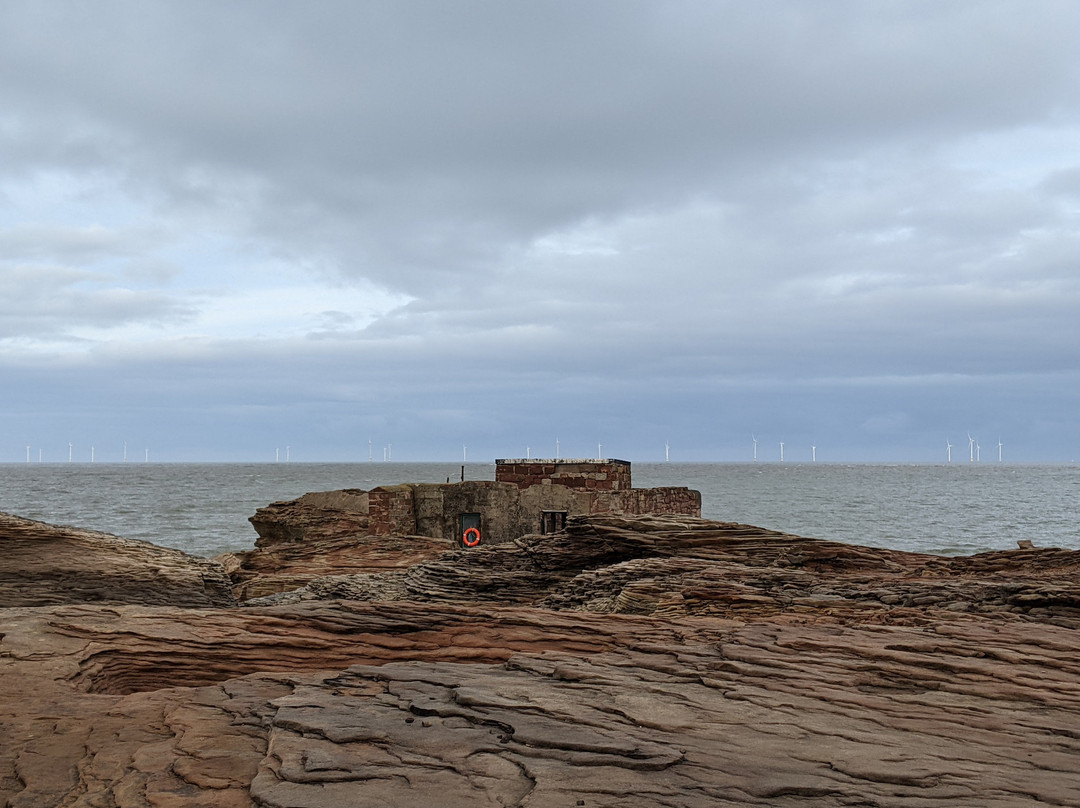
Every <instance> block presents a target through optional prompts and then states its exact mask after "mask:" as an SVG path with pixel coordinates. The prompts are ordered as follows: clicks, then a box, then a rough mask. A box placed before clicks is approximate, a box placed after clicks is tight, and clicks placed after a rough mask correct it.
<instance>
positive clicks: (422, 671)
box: [0, 602, 1080, 806]
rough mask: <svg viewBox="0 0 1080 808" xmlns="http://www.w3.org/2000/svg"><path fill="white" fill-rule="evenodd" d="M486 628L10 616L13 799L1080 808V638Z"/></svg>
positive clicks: (438, 612) (1, 768) (183, 616)
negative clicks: (1078, 642) (1079, 646)
mask: <svg viewBox="0 0 1080 808" xmlns="http://www.w3.org/2000/svg"><path fill="white" fill-rule="evenodd" d="M469 611H470V610H463V609H454V608H449V607H433V606H428V605H422V604H415V603H397V604H375V603H370V604H356V603H351V604H350V603H318V602H312V603H304V604H300V605H299V606H296V607H292V608H290V609H282V608H277V609H271V608H268V609H251V610H241V611H237V610H228V611H221V610H209V611H207V610H201V611H192V610H162V609H149V608H139V607H121V608H118V609H110V610H104V609H101V608H96V607H86V606H80V607H63V608H57V609H39V610H21V611H20V612H17V613H16V612H12V613H9V614H8V615H6V619H5V620H4V623H3V627H2V629H0V630H2V631H3V632H4V635H5V636H4V641H3V649H4V654H5V656H4V658H3V660H2V664H0V686H2V687H4V688H5V692H9V693H10V692H21V693H24V694H26V695H25V697H24V698H23V699H21V700H20V701H19V702H17V703H16V702H13V701H11V700H5V701H4V702H3V706H2V708H0V710H2V713H3V714H2V716H0V721H2V723H3V725H4V727H5V732H4V733H3V735H2V736H0V799H3V800H4V801H5V804H7V805H11V806H29V805H35V806H46V805H117V806H145V805H155V806H180V805H184V806H191V805H207V806H211V805H212V806H251V805H260V806H324V805H325V806H370V805H442V806H459V805H460V806H466V805H468V806H476V805H481V806H500V805H522V806H565V805H575V804H581V803H578V801H579V800H583V801H584V804H585V805H587V806H653V805H657V804H666V805H676V806H715V805H726V806H737V805H761V806H795V805H800V806H801V805H853V804H858V805H890V806H925V805H932V804H933V805H940V804H944V803H946V802H949V801H958V802H957V804H962V805H981V806H1017V805H1029V804H1032V803H1035V802H1037V803H1038V804H1040V805H1076V804H1077V802H1078V801H1080V774H1078V769H1077V766H1076V759H1077V754H1078V753H1080V739H1078V735H1080V733H1078V732H1077V731H1076V718H1077V711H1078V709H1080V664H1078V662H1077V659H1076V655H1075V651H1074V648H1075V639H1076V638H1075V632H1074V631H1072V630H1070V629H1065V628H1061V627H1058V626H1051V625H1040V624H1029V625H1022V624H1019V623H1017V622H1002V621H986V620H971V619H964V620H961V621H957V622H954V623H951V624H940V625H937V626H935V627H933V628H913V627H906V626H900V627H897V626H859V627H857V626H839V625H830V624H817V625H797V624H792V623H790V622H788V621H752V622H747V623H739V622H736V621H730V620H722V619H717V618H688V619H684V620H681V621H678V622H677V623H676V622H670V621H663V620H655V619H650V618H643V617H627V616H620V615H596V614H585V613H570V612H561V613H560V612H547V611H543V610H537V609H527V608H502V607H495V608H490V609H485V610H484V614H483V615H482V616H473V615H470V614H469ZM43 648H47V649H49V650H48V652H47V653H43V652H42V649H43ZM256 671H257V672H256ZM31 682H32V683H34V684H35V686H34V687H33V688H28V687H27V685H28V683H31Z"/></svg>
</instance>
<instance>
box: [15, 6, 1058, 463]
mask: <svg viewBox="0 0 1080 808" xmlns="http://www.w3.org/2000/svg"><path fill="white" fill-rule="evenodd" d="M1078 33H1080V4H1077V3H1075V2H1072V0H1061V1H1060V2H1055V0H1036V1H1035V2H1031V0H1026V1H1025V2H1020V1H1019V0H1017V1H1016V2H1013V1H1011V0H1007V1H1002V2H994V0H978V1H977V2H965V1H964V0H951V1H950V2H941V0H927V1H926V2H919V1H918V0H915V1H913V2H887V1H886V2H873V3H868V2H865V1H864V0H850V2H849V1H847V0H819V1H818V2H813V3H808V2H803V1H802V0H791V2H771V1H770V0H754V1H753V2H745V1H744V2H723V0H702V1H701V2H660V1H658V2H635V1H634V0H618V1H617V2H597V1H592V2H580V1H579V0H567V1H566V2H543V1H537V0H529V1H528V2H525V1H524V0H521V1H516V0H502V1H500V2H495V1H494V0H492V1H491V2H461V1H455V2H441V1H438V0H430V1H429V2H409V1H408V0H392V2H367V1H365V2H354V1H353V0H342V2H270V1H268V0H257V2H255V1H253V2H216V1H215V2H210V1H209V0H205V1H203V2H200V1H199V0H185V2H168V3H165V2H151V1H149V0H130V2H124V1H123V0H116V1H115V2H98V3H85V2H71V3H63V2H52V0H30V1H29V2H18V1H17V0H8V2H4V3H3V4H2V5H0V374H2V376H0V380H2V385H0V462H20V461H25V459H26V456H27V451H28V450H27V447H31V448H30V454H31V456H32V459H33V460H35V461H36V460H37V459H38V457H39V456H40V457H42V458H43V459H44V460H45V461H46V462H48V461H54V462H56V461H63V462H66V461H67V458H68V453H69V444H71V446H72V448H71V452H72V456H73V458H74V460H76V461H78V462H87V461H89V459H90V455H91V447H93V450H94V454H95V459H96V460H97V461H98V462H106V461H116V460H119V459H121V457H122V452H123V445H124V444H125V443H127V445H128V447H129V450H128V451H129V454H130V456H131V458H132V459H138V460H143V459H145V457H146V452H147V451H149V456H150V458H151V459H152V460H162V461H166V460H177V461H179V460H268V461H273V460H274V459H275V456H277V457H278V458H280V459H282V460H284V459H285V456H286V447H288V455H289V458H290V459H291V460H293V461H322V460H360V461H366V460H367V459H368V457H369V447H370V453H371V455H372V456H373V457H374V458H375V459H376V460H379V461H381V460H382V458H383V457H384V455H385V454H386V452H387V447H388V446H392V449H390V450H389V451H390V452H391V453H392V457H393V459H394V460H395V461H396V460H412V461H415V460H456V459H458V458H460V457H462V456H463V447H464V446H468V450H467V457H468V459H469V460H470V461H473V460H477V461H480V460H490V459H493V458H495V457H516V456H524V455H525V454H526V453H529V454H531V455H532V456H533V457H536V456H553V455H554V454H555V451H556V441H557V440H558V442H559V452H560V454H561V455H562V456H563V457H567V456H595V455H596V454H597V452H598V451H602V453H603V454H604V455H606V456H611V457H620V458H625V459H629V460H640V461H646V460H662V459H663V458H664V455H665V445H666V444H670V457H671V459H672V460H673V461H675V460H750V459H751V458H752V451H753V444H752V439H753V438H756V439H757V440H758V443H759V447H758V452H759V457H760V459H761V460H763V461H765V460H768V461H776V460H778V459H779V444H780V442H781V441H783V442H784V444H785V456H786V460H787V461H789V462H800V461H808V460H810V458H811V454H812V449H811V447H812V446H816V447H817V449H816V453H817V458H818V460H819V462H820V461H826V460H828V461H893V460H895V461H920V462H943V461H944V460H945V458H946V445H947V442H951V443H952V444H953V447H954V448H953V450H952V451H953V460H954V462H959V461H963V462H967V460H968V452H969V441H968V435H969V434H970V435H971V436H973V437H974V438H975V439H976V440H977V441H978V442H979V446H980V449H981V455H982V460H983V462H987V461H991V460H992V461H994V462H996V460H997V454H998V442H999V441H1001V442H1002V443H1003V444H1004V446H1003V456H1004V458H1005V459H1006V460H1007V461H1008V460H1011V461H1065V462H1067V461H1072V460H1074V459H1078V458H1080V415H1078V414H1080V227H1078V225H1080V48H1078V47H1077V35H1078ZM601 447H602V448H601Z"/></svg>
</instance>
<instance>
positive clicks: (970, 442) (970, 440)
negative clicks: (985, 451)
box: [968, 432, 975, 463]
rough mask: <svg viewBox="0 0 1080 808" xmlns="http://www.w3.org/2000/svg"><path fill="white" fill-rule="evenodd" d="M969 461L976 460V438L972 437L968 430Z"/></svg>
mask: <svg viewBox="0 0 1080 808" xmlns="http://www.w3.org/2000/svg"><path fill="white" fill-rule="evenodd" d="M968 462H969V463H974V462H975V438H973V437H971V433H970V432H968Z"/></svg>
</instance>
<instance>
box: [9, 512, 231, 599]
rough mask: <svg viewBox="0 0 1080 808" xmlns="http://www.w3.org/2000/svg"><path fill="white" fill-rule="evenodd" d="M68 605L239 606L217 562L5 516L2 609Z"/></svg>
mask: <svg viewBox="0 0 1080 808" xmlns="http://www.w3.org/2000/svg"><path fill="white" fill-rule="evenodd" d="M61 603H141V604H147V605H150V604H168V605H172V606H224V605H231V604H233V603H235V599H234V598H233V595H232V592H231V582H230V581H229V579H228V577H227V576H226V574H225V569H224V568H223V567H222V566H221V565H220V564H218V563H217V562H214V561H210V560H208V559H205V558H199V557H197V556H190V555H187V554H186V553H182V552H180V551H179V550H170V549H166V548H164V547H157V546H155V545H153V544H149V543H147V542H142V541H134V540H131V539H121V538H119V537H117V536H111V535H109V534H107V533H98V532H95V531H92V530H80V529H78V528H72V527H58V526H56V525H49V524H45V523H44V522H35V521H33V520H30V519H23V518H21V517H18V516H12V515H11V514H6V513H0V607H10V606H50V605H54V604H61Z"/></svg>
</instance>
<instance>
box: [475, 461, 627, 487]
mask: <svg viewBox="0 0 1080 808" xmlns="http://www.w3.org/2000/svg"><path fill="white" fill-rule="evenodd" d="M495 482H499V483H512V484H513V485H516V486H517V487H518V488H521V489H525V488H530V487H532V486H534V485H561V486H565V487H566V488H574V489H581V490H585V491H629V490H630V489H631V488H632V487H633V484H632V482H631V475H630V463H629V462H628V461H626V460H520V459H518V460H496V461H495Z"/></svg>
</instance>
